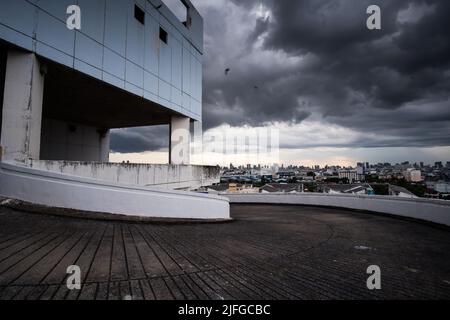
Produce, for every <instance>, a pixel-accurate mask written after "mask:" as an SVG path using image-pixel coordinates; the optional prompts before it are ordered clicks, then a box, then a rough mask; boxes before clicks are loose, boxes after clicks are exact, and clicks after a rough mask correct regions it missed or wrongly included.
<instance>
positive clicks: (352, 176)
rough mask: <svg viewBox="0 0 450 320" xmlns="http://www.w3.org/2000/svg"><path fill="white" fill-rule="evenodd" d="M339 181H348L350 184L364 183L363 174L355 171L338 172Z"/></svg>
mask: <svg viewBox="0 0 450 320" xmlns="http://www.w3.org/2000/svg"><path fill="white" fill-rule="evenodd" d="M338 176H339V179H348V181H350V183H352V182H354V181H364V174H359V173H358V171H357V170H340V171H339V172H338Z"/></svg>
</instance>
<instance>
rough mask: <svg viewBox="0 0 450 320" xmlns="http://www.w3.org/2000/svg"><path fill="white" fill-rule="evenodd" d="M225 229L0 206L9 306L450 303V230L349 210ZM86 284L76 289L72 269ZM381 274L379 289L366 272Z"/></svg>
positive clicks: (1, 269) (269, 218)
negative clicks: (75, 302) (46, 302)
mask: <svg viewBox="0 0 450 320" xmlns="http://www.w3.org/2000/svg"><path fill="white" fill-rule="evenodd" d="M232 215H233V217H234V218H235V221H234V222H231V223H225V224H178V225H170V224H135V223H124V222H106V221H87V220H81V219H75V218H64V217H52V216H45V215H37V214H31V213H26V212H17V211H13V210H10V209H6V208H0V300H1V299H123V298H124V297H125V296H132V298H133V299H450V231H448V230H445V229H439V228H435V227H431V226H427V225H423V224H419V223H416V222H410V221H405V220H397V219H392V218H388V217H382V216H377V215H369V214H363V213H355V212H350V211H345V210H335V209H323V208H307V207H295V206H260V205H236V206H232ZM73 264H75V265H78V266H80V268H81V271H82V278H83V283H84V285H83V287H82V289H81V290H80V291H76V290H75V291H69V290H68V289H67V287H66V286H65V278H66V268H67V267H68V266H69V265H73ZM369 265H378V266H380V268H381V272H382V275H381V281H382V289H381V290H378V291H369V290H368V289H367V287H366V279H367V277H368V275H367V274H366V269H367V267H368V266H369Z"/></svg>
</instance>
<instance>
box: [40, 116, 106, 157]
mask: <svg viewBox="0 0 450 320" xmlns="http://www.w3.org/2000/svg"><path fill="white" fill-rule="evenodd" d="M41 137H42V138H41V154H40V158H39V159H41V160H65V161H95V162H108V161H109V151H110V150H109V145H110V131H109V130H107V129H104V128H101V127H95V126H87V125H81V124H77V123H71V122H67V121H61V120H55V119H49V118H43V119H42V136H41Z"/></svg>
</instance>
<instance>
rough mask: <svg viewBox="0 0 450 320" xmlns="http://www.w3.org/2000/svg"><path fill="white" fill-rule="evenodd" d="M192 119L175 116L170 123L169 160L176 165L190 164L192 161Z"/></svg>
mask: <svg viewBox="0 0 450 320" xmlns="http://www.w3.org/2000/svg"><path fill="white" fill-rule="evenodd" d="M190 124H191V119H189V118H187V117H182V116H173V117H172V120H171V123H170V148H169V161H170V164H174V165H189V164H190V161H191V150H190V147H191V130H190V129H191V128H190Z"/></svg>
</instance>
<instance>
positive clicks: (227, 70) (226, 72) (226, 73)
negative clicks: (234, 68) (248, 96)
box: [225, 68, 231, 76]
mask: <svg viewBox="0 0 450 320" xmlns="http://www.w3.org/2000/svg"><path fill="white" fill-rule="evenodd" d="M230 70H231V69H230V68H226V69H225V75H226V76H227V75H228V73H230Z"/></svg>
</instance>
